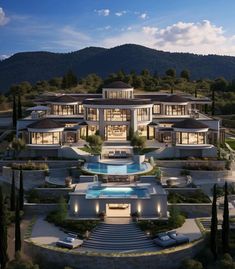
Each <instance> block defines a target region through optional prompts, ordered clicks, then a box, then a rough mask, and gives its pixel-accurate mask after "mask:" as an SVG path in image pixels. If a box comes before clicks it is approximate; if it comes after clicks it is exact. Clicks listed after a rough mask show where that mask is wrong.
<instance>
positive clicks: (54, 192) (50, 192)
mask: <svg viewBox="0 0 235 269" xmlns="http://www.w3.org/2000/svg"><path fill="white" fill-rule="evenodd" d="M35 190H36V191H37V193H38V194H39V196H40V197H48V196H53V197H58V198H59V197H61V196H64V197H65V196H68V194H69V193H70V192H72V191H73V189H72V188H35Z"/></svg>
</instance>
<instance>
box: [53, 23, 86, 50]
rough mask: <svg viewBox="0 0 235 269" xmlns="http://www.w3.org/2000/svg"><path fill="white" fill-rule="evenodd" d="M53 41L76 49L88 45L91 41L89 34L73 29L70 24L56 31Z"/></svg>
mask: <svg viewBox="0 0 235 269" xmlns="http://www.w3.org/2000/svg"><path fill="white" fill-rule="evenodd" d="M56 35H57V36H56V37H55V41H53V42H52V43H54V44H57V45H60V46H63V47H66V48H70V49H78V48H81V47H85V46H89V45H90V43H91V38H90V36H88V35H86V34H84V33H83V32H80V31H78V30H76V29H74V28H73V27H71V26H65V27H63V28H61V29H60V30H59V31H58V32H57V33H56Z"/></svg>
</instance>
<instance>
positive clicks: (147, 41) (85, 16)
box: [0, 0, 235, 58]
mask: <svg viewBox="0 0 235 269" xmlns="http://www.w3.org/2000/svg"><path fill="white" fill-rule="evenodd" d="M234 10H235V1H234V0H223V1H222V0H191V1H190V0H177V1H175V0H162V1H158V0H148V1H147V0H145V1H144V0H135V1H134V0H130V1H128V0H125V1H124V0H119V1H114V0H112V1H111V0H93V1H92V0H84V1H80V0H67V1H64V0H41V1H32V0H20V1H19V0H0V57H1V58H4V57H7V56H9V55H12V54H14V53H16V52H20V51H37V50H46V51H54V52H69V51H74V50H78V49H81V48H84V47H87V46H102V47H107V48H110V47H114V46H117V45H121V44H125V43H135V44H140V45H144V46H148V47H151V48H155V49H159V50H165V51H180V52H193V53H199V54H221V55H235V28H234V25H235V16H234Z"/></svg>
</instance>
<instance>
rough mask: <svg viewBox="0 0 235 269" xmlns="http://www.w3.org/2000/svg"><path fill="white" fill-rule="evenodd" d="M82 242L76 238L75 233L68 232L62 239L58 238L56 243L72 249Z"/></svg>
mask: <svg viewBox="0 0 235 269" xmlns="http://www.w3.org/2000/svg"><path fill="white" fill-rule="evenodd" d="M82 244H83V240H81V239H78V238H77V237H76V236H75V235H73V234H69V235H68V236H67V237H65V238H64V239H63V240H58V241H57V242H56V245H57V246H58V247H62V248H68V249H74V248H77V247H80V246H81V245H82Z"/></svg>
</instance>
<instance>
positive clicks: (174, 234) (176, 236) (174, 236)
mask: <svg viewBox="0 0 235 269" xmlns="http://www.w3.org/2000/svg"><path fill="white" fill-rule="evenodd" d="M167 234H168V235H169V237H170V238H172V239H174V240H176V244H177V245H181V244H186V243H189V238H188V237H187V236H185V235H183V234H179V233H177V232H176V231H171V232H168V233H167Z"/></svg>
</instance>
